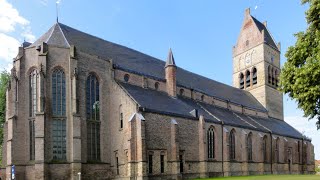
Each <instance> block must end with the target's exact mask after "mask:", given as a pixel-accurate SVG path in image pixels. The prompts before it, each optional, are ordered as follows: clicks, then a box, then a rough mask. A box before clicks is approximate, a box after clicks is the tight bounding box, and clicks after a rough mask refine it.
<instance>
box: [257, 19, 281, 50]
mask: <svg viewBox="0 0 320 180" xmlns="http://www.w3.org/2000/svg"><path fill="white" fill-rule="evenodd" d="M251 18H252V19H253V22H254V23H255V24H256V26H257V28H258V29H259V31H260V32H262V30H264V42H265V43H267V44H269V45H270V46H272V47H273V48H275V49H276V50H278V51H280V50H279V49H278V46H277V45H276V43H275V41H274V39H273V38H272V36H271V34H270V33H269V31H268V29H267V28H266V26H265V25H263V24H262V23H261V22H260V21H258V20H257V19H256V18H254V17H253V16H251Z"/></svg>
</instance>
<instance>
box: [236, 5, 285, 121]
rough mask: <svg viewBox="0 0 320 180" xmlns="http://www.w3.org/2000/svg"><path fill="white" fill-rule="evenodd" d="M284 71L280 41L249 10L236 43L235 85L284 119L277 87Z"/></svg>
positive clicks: (269, 112)
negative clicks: (281, 69)
mask: <svg viewBox="0 0 320 180" xmlns="http://www.w3.org/2000/svg"><path fill="white" fill-rule="evenodd" d="M279 74H280V43H278V44H276V43H275V41H274V39H273V38H272V36H271V34H270V33H269V31H268V29H267V23H266V22H263V23H261V22H260V21H258V20H257V19H256V18H254V17H252V16H251V15H250V9H246V10H245V16H244V21H243V24H242V28H241V31H240V35H239V37H238V41H237V44H236V45H235V46H234V47H233V86H234V87H236V88H239V89H243V90H245V91H249V92H250V93H251V94H252V95H253V96H254V97H255V98H256V99H257V100H258V101H259V102H260V103H261V104H262V105H263V106H264V107H265V108H266V109H267V110H268V114H269V116H270V117H273V118H276V119H280V120H283V98H282V93H281V92H279V91H278V90H277V87H278V81H279V80H278V78H279Z"/></svg>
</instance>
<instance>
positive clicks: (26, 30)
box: [21, 26, 36, 42]
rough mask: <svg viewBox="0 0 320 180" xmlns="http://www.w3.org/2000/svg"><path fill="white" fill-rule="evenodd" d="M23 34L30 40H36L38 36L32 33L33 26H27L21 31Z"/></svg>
mask: <svg viewBox="0 0 320 180" xmlns="http://www.w3.org/2000/svg"><path fill="white" fill-rule="evenodd" d="M21 36H22V37H23V38H24V39H25V40H26V41H28V42H34V41H35V39H36V37H35V36H34V35H33V34H32V31H31V27H30V26H27V27H26V28H24V31H23V32H22V33H21Z"/></svg>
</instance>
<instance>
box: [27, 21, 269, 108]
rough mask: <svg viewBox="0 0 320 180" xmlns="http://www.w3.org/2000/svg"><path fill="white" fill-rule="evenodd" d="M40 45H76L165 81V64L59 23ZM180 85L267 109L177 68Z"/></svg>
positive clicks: (242, 94)
mask: <svg viewBox="0 0 320 180" xmlns="http://www.w3.org/2000/svg"><path fill="white" fill-rule="evenodd" d="M61 32H62V33H61ZM65 40H66V41H65ZM41 42H47V43H52V44H53V45H59V46H69V45H74V46H75V47H76V48H77V49H78V50H80V51H82V52H86V53H88V54H94V55H96V56H99V57H101V58H103V59H112V60H113V63H114V66H115V68H119V69H124V70H128V71H132V72H136V73H139V74H143V75H146V76H151V77H154V78H158V79H162V80H164V79H165V72H164V67H165V62H164V61H162V60H159V59H156V58H154V57H151V56H149V55H146V54H143V53H141V52H138V51H136V50H133V49H131V48H128V47H125V46H122V45H118V44H115V43H112V42H109V41H106V40H103V39H101V38H98V37H95V36H92V35H90V34H87V33H84V32H81V31H79V30H76V29H74V28H71V27H69V26H66V25H64V24H61V23H57V24H55V25H54V26H53V27H51V28H50V29H49V31H48V32H46V33H45V34H44V35H43V36H41V37H40V38H39V39H38V40H37V41H36V42H34V43H33V44H32V46H36V45H38V44H40V43H41ZM172 60H173V59H172ZM173 62H174V61H173ZM146 67H148V68H146ZM177 84H178V85H180V86H184V87H187V88H190V89H194V90H197V91H199V92H202V93H205V94H207V95H210V96H214V97H218V98H221V99H224V100H229V101H232V102H234V103H237V104H242V105H243V106H246V107H251V108H255V109H260V110H263V111H265V108H264V107H263V106H262V105H261V104H260V103H259V102H258V101H257V100H256V99H255V98H254V97H253V96H252V95H251V93H249V92H247V91H244V90H240V89H238V88H234V87H232V86H229V85H226V84H223V83H220V82H217V81H214V80H211V79H209V78H206V77H203V76H200V75H198V74H195V73H192V72H189V71H187V70H184V69H182V68H179V67H178V68H177Z"/></svg>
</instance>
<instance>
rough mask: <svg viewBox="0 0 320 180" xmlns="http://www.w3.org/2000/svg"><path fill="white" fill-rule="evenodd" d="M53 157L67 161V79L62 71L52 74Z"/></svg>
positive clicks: (55, 71) (58, 70)
mask: <svg viewBox="0 0 320 180" xmlns="http://www.w3.org/2000/svg"><path fill="white" fill-rule="evenodd" d="M52 118H53V120H52V129H51V130H52V155H53V159H54V160H66V151H67V149H66V78H65V74H64V72H63V71H62V70H61V69H56V70H54V71H53V73H52Z"/></svg>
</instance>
